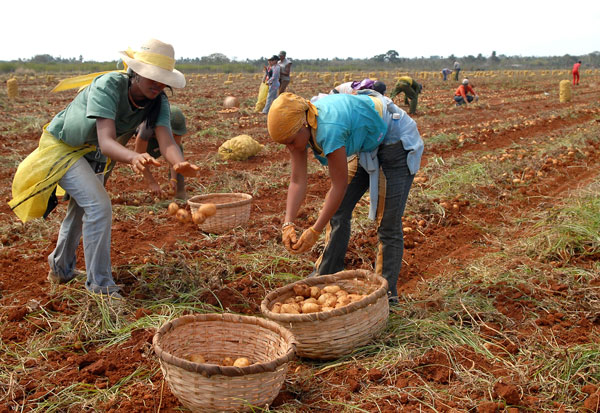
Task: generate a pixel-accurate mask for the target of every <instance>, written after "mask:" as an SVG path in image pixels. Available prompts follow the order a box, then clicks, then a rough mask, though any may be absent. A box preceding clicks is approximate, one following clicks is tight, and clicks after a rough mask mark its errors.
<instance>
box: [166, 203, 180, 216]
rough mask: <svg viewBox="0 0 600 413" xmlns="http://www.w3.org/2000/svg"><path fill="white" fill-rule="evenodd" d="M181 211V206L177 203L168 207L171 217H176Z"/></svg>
mask: <svg viewBox="0 0 600 413" xmlns="http://www.w3.org/2000/svg"><path fill="white" fill-rule="evenodd" d="M177 211H179V205H177V203H176V202H171V203H170V204H169V206H168V207H167V213H168V214H169V215H175V214H176V213H177Z"/></svg>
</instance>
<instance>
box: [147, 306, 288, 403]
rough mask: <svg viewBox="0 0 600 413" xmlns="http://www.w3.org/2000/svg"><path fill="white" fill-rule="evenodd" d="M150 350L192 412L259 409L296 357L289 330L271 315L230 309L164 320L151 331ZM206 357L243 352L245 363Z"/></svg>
mask: <svg viewBox="0 0 600 413" xmlns="http://www.w3.org/2000/svg"><path fill="white" fill-rule="evenodd" d="M153 345H154V351H155V352H156V355H157V356H158V358H159V361H160V367H161V369H162V372H163V374H164V376H165V380H166V381H167V383H168V384H169V387H170V389H171V392H172V393H173V394H174V395H175V396H176V397H177V398H178V399H179V401H181V403H182V404H183V405H185V406H186V407H187V408H189V409H191V410H193V411H200V412H213V411H215V412H216V411H219V412H222V411H226V412H230V411H246V410H249V409H252V408H253V407H254V408H255V407H260V408H264V407H265V406H267V405H269V404H270V403H271V402H272V401H273V399H275V397H276V396H277V394H278V393H279V390H280V389H281V385H282V384H283V381H284V379H285V374H286V372H287V365H288V362H289V361H290V360H292V359H293V358H294V356H295V348H296V342H295V339H294V336H293V335H292V333H290V332H289V331H288V330H286V329H285V328H283V327H281V326H280V325H279V324H277V323H274V322H272V321H270V320H266V319H262V318H258V317H251V316H240V315H235V314H202V315H188V316H183V317H180V318H177V319H175V320H173V321H170V322H168V323H166V324H164V325H163V326H162V327H161V328H160V329H159V330H158V331H157V332H156V334H155V335H154V339H153ZM192 354H201V355H202V356H203V357H205V358H206V359H207V360H208V361H213V360H223V359H224V358H225V357H231V358H232V359H234V360H235V358H237V357H246V358H248V359H249V360H250V362H255V364H252V365H250V366H248V367H225V366H218V365H216V364H208V363H194V362H191V361H188V360H187V357H189V356H190V355H192Z"/></svg>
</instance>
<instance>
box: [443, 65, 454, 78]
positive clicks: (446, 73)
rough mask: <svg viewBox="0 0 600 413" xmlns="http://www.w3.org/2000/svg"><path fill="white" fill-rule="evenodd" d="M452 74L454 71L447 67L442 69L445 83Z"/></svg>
mask: <svg viewBox="0 0 600 413" xmlns="http://www.w3.org/2000/svg"><path fill="white" fill-rule="evenodd" d="M450 73H452V69H448V68H447V67H445V68H443V69H442V77H443V80H444V81H446V80H448V75H449V74H450Z"/></svg>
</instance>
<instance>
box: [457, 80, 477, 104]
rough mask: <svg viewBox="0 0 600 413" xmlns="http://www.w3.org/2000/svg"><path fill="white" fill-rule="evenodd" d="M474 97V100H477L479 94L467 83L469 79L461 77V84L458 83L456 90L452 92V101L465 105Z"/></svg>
mask: <svg viewBox="0 0 600 413" xmlns="http://www.w3.org/2000/svg"><path fill="white" fill-rule="evenodd" d="M473 99H475V101H478V100H479V96H477V93H475V90H473V87H471V85H470V84H469V79H466V78H465V79H463V81H462V85H460V86H459V87H458V88H457V89H456V92H454V101H455V102H456V106H460V105H463V104H464V105H466V104H468V103H471V102H472V101H473Z"/></svg>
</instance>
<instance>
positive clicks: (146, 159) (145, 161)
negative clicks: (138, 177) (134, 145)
mask: <svg viewBox="0 0 600 413" xmlns="http://www.w3.org/2000/svg"><path fill="white" fill-rule="evenodd" d="M147 165H154V166H160V163H159V162H158V161H157V160H156V159H154V158H153V157H152V156H150V155H149V154H148V153H146V152H144V153H138V154H137V155H136V156H135V157H134V158H133V160H132V161H131V167H132V168H133V170H134V171H135V172H137V173H139V174H141V173H143V172H144V171H145V170H146V166H147Z"/></svg>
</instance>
